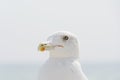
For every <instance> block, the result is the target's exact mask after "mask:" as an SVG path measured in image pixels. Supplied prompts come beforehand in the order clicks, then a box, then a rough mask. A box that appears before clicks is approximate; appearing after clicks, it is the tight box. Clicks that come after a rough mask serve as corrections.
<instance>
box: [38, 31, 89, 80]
mask: <svg viewBox="0 0 120 80" xmlns="http://www.w3.org/2000/svg"><path fill="white" fill-rule="evenodd" d="M38 50H39V51H41V52H44V51H48V52H49V58H48V60H47V61H46V62H45V63H44V64H43V65H42V66H41V68H40V72H39V80H88V79H87V77H86V76H85V74H84V73H83V71H82V68H81V64H80V61H79V57H80V50H79V40H78V38H77V36H76V35H74V34H72V33H70V32H68V31H58V32H55V33H53V34H52V35H50V36H49V37H48V38H47V40H46V41H45V42H42V43H40V44H39V46H38Z"/></svg>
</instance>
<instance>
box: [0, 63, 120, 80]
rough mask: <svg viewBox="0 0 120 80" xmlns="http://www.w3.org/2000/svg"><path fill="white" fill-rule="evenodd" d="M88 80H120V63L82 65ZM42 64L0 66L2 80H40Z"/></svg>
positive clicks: (0, 79)
mask: <svg viewBox="0 0 120 80" xmlns="http://www.w3.org/2000/svg"><path fill="white" fill-rule="evenodd" d="M81 65H82V69H83V72H84V73H85V75H86V76H87V77H88V80H120V63H81ZM40 67H41V64H39V63H35V64H34V63H29V64H0V80H38V76H40V75H39V71H40V70H39V69H40Z"/></svg>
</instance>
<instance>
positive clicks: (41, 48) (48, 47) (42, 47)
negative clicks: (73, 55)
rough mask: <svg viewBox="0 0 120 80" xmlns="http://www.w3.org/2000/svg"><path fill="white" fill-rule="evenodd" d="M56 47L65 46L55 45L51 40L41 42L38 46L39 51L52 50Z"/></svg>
mask: <svg viewBox="0 0 120 80" xmlns="http://www.w3.org/2000/svg"><path fill="white" fill-rule="evenodd" d="M56 47H61V48H63V47H64V46H63V45H53V44H51V43H50V42H45V43H40V44H39V46H38V51H41V52H43V51H49V50H52V49H54V48H56Z"/></svg>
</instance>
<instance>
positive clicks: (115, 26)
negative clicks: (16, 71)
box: [0, 0, 120, 63]
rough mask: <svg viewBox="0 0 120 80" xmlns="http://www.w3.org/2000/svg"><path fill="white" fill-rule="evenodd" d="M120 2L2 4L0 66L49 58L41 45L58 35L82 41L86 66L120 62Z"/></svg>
mask: <svg viewBox="0 0 120 80" xmlns="http://www.w3.org/2000/svg"><path fill="white" fill-rule="evenodd" d="M119 4H120V1H119V0H59V1H58V0H0V63H6V62H37V61H43V60H44V59H46V57H48V53H43V54H42V53H40V52H38V50H37V47H38V44H39V43H40V42H41V41H45V40H46V38H47V37H48V35H49V34H51V33H53V32H55V31H61V30H65V31H70V32H72V33H74V34H76V35H77V36H78V38H79V40H80V58H81V61H83V62H84V61H86V62H89V61H90V62H113V61H117V62H120V42H119V41H120V5H119Z"/></svg>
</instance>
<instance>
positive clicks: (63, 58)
mask: <svg viewBox="0 0 120 80" xmlns="http://www.w3.org/2000/svg"><path fill="white" fill-rule="evenodd" d="M49 59H55V60H78V59H79V57H53V56H50V57H49Z"/></svg>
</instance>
